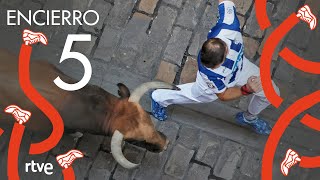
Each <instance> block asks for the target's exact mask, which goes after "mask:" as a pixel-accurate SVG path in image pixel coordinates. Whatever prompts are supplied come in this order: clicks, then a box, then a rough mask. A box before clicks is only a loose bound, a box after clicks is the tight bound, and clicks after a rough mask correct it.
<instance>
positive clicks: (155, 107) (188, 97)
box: [151, 82, 218, 121]
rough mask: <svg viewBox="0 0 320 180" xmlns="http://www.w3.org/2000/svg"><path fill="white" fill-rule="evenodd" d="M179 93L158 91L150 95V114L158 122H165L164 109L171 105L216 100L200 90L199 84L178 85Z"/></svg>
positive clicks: (215, 97) (211, 95)
mask: <svg viewBox="0 0 320 180" xmlns="http://www.w3.org/2000/svg"><path fill="white" fill-rule="evenodd" d="M178 87H179V88H180V89H181V90H180V91H175V90H167V89H158V90H155V91H154V92H153V93H152V94H151V99H152V114H153V116H154V117H155V118H157V119H158V120H162V121H163V120H165V119H166V118H167V116H166V107H167V106H169V105H171V104H191V103H206V102H212V101H214V100H216V99H217V98H218V97H217V96H216V95H215V94H214V93H210V92H209V93H208V92H206V91H205V90H203V89H202V88H201V86H200V85H199V82H194V83H188V84H182V85H178Z"/></svg>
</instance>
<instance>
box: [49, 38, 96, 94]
mask: <svg viewBox="0 0 320 180" xmlns="http://www.w3.org/2000/svg"><path fill="white" fill-rule="evenodd" d="M73 41H91V35H90V34H69V35H68V37H67V40H66V44H65V45H64V48H63V51H62V55H61V58H60V63H61V62H63V61H64V60H66V59H69V58H73V59H77V60H78V61H80V62H81V64H82V65H83V67H84V75H83V77H82V79H81V80H80V81H79V82H77V83H75V84H68V83H65V82H63V81H62V80H61V79H60V77H59V76H58V77H57V78H56V79H55V80H54V81H53V82H54V83H55V84H56V85H57V86H58V87H59V88H61V89H63V90H66V91H75V90H79V89H81V88H83V87H84V86H85V85H87V84H88V82H89V81H90V78H91V75H92V67H91V64H90V61H89V60H88V58H87V57H86V56H85V55H83V54H81V53H79V52H70V50H71V47H72V43H73Z"/></svg>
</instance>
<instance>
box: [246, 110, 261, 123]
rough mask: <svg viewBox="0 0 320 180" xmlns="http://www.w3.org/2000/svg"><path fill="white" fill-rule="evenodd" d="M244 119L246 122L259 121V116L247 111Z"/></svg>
mask: <svg viewBox="0 0 320 180" xmlns="http://www.w3.org/2000/svg"><path fill="white" fill-rule="evenodd" d="M244 118H246V120H248V121H253V120H255V119H257V118H258V116H257V115H254V114H251V113H249V112H248V111H246V112H244Z"/></svg>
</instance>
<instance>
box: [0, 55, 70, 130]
mask: <svg viewBox="0 0 320 180" xmlns="http://www.w3.org/2000/svg"><path fill="white" fill-rule="evenodd" d="M58 76H60V77H64V76H65V75H63V74H62V73H61V72H60V71H59V70H58V69H56V68H55V67H54V66H53V65H51V64H49V63H47V62H44V61H32V62H31V64H30V78H31V83H32V86H33V87H35V89H36V90H37V91H38V92H39V93H40V94H41V95H42V96H43V97H44V98H45V99H46V100H48V101H49V102H50V103H51V104H52V105H53V106H54V107H55V108H56V109H60V108H61V107H62V106H63V105H64V103H65V102H66V101H67V100H68V98H69V93H68V92H66V91H63V90H61V89H59V88H58V87H57V86H56V85H55V84H54V83H53V80H54V79H55V78H56V77H58ZM64 78H65V79H66V78H67V79H68V77H64ZM70 80H71V78H70ZM0 81H1V83H2V84H1V86H0V111H2V112H3V109H4V108H5V107H7V106H8V105H11V104H15V105H18V106H20V107H21V108H23V109H24V108H26V110H28V111H31V112H32V116H31V119H30V121H29V122H28V123H27V124H26V126H27V127H30V128H31V129H32V130H41V131H50V130H51V123H50V122H49V120H48V119H47V117H46V116H45V115H44V114H43V113H42V112H41V111H40V110H39V109H38V108H37V107H36V106H35V105H34V104H33V103H32V102H31V101H30V100H29V99H28V98H27V96H26V95H25V94H24V93H23V91H22V89H21V87H20V85H19V77H18V56H16V55H14V54H11V53H9V52H7V51H5V50H0ZM0 120H1V122H0V123H3V122H8V121H14V119H13V117H12V116H11V115H9V114H4V115H2V114H1V116H0Z"/></svg>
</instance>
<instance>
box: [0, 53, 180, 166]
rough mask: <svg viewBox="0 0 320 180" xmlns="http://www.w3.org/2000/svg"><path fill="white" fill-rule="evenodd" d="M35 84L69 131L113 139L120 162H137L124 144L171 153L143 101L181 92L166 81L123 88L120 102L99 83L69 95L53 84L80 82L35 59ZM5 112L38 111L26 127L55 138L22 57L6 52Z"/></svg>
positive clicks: (0, 73) (0, 62)
mask: <svg viewBox="0 0 320 180" xmlns="http://www.w3.org/2000/svg"><path fill="white" fill-rule="evenodd" d="M30 73H31V74H30V77H31V83H32V85H33V86H34V87H35V88H36V90H37V91H38V92H39V93H40V94H41V95H42V96H43V97H44V98H45V99H46V100H48V101H49V102H50V103H51V104H52V105H53V106H54V107H55V108H56V109H57V110H58V112H59V113H60V115H61V117H62V118H63V121H64V126H65V129H71V130H76V131H82V132H84V131H85V132H90V133H94V134H101V135H112V140H111V151H112V155H113V156H114V158H115V160H116V161H117V162H118V163H119V164H121V165H122V166H123V167H125V168H134V167H136V166H137V164H134V163H131V162H129V161H128V160H127V159H126V158H125V157H124V156H123V154H122V151H121V144H122V142H123V140H137V141H145V142H146V143H148V144H152V145H154V146H156V147H158V148H159V150H160V151H162V150H165V149H166V147H167V145H168V143H169V141H168V140H167V138H166V137H165V136H164V135H163V134H161V133H159V132H158V131H156V129H155V127H154V125H153V123H152V121H151V118H150V115H149V114H148V113H147V112H146V111H145V110H144V109H143V108H142V107H141V105H140V104H139V100H140V98H141V96H142V95H143V94H145V93H146V92H147V91H148V90H150V89H155V88H167V89H178V88H177V87H176V86H174V85H169V84H166V83H163V82H149V83H144V84H142V85H141V86H139V87H138V88H137V89H135V90H134V91H133V92H132V94H131V95H130V91H129V90H128V88H127V87H126V86H125V85H123V84H118V87H119V91H118V93H119V95H120V98H118V97H116V96H114V95H112V94H110V93H109V92H107V91H105V90H104V89H102V88H100V87H98V86H95V85H89V84H88V85H86V86H85V87H84V88H82V89H80V90H77V91H72V92H69V91H64V90H62V89H60V88H58V87H57V86H56V85H55V84H54V83H53V80H54V79H55V78H56V77H58V76H59V77H60V78H61V79H62V80H63V81H64V82H67V83H75V82H77V81H76V80H75V79H73V78H71V77H69V76H67V75H65V74H63V73H62V72H61V71H59V70H58V69H57V68H56V67H55V66H53V65H51V64H49V63H48V62H45V61H31V64H30ZM0 80H1V83H2V85H1V87H0V108H1V109H5V107H7V106H8V105H10V104H17V105H19V106H20V107H22V108H23V109H26V110H28V111H31V112H32V117H31V120H30V121H28V122H27V123H26V124H25V125H26V127H27V128H28V129H30V130H31V131H33V132H36V133H44V134H45V133H47V134H48V135H49V134H50V132H51V130H52V125H51V123H50V121H49V119H48V118H47V117H46V116H45V115H44V114H43V113H42V112H41V111H40V110H39V109H38V108H37V107H36V106H35V105H34V104H33V103H32V102H31V101H29V100H28V99H27V97H26V96H25V94H24V93H23V92H22V90H21V88H20V86H19V80H18V57H16V56H14V55H13V54H10V53H8V52H6V51H5V50H0ZM1 116H2V117H4V118H2V119H4V120H1V121H2V122H1V123H3V121H4V122H5V123H8V122H9V121H11V122H12V118H10V117H6V116H9V115H8V114H1Z"/></svg>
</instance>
